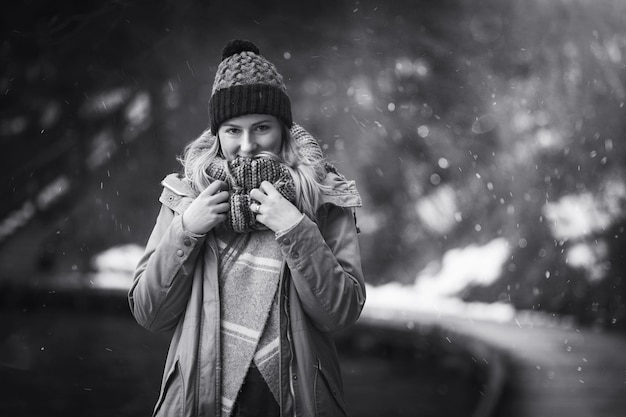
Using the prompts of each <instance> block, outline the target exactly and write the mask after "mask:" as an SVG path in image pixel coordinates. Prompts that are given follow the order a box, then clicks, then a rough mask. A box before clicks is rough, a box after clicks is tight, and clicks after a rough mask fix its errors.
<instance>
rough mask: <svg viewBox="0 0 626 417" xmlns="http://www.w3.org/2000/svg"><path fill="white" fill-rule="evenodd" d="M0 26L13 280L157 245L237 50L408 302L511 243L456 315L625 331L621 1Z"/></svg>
mask: <svg viewBox="0 0 626 417" xmlns="http://www.w3.org/2000/svg"><path fill="white" fill-rule="evenodd" d="M0 7H1V10H2V12H1V13H0V31H1V32H0V33H1V36H2V40H1V43H0V59H1V61H2V69H1V73H0V92H2V94H0V106H1V107H0V108H1V109H2V110H1V113H0V135H1V137H0V143H1V144H2V149H3V152H2V155H1V158H2V160H1V163H0V172H1V173H2V178H3V181H2V184H1V185H0V186H1V187H2V191H3V192H4V195H5V196H8V197H7V198H5V199H4V201H3V203H2V206H1V207H0V214H1V215H2V217H3V218H4V219H9V220H10V221H7V220H5V221H4V223H3V224H2V228H0V232H1V233H0V237H1V238H2V243H1V245H2V246H0V252H2V256H3V259H4V260H3V268H4V270H5V271H8V272H5V274H7V275H11V274H24V269H23V268H24V266H23V264H20V260H23V259H26V258H25V256H24V255H23V253H24V251H30V252H29V253H33V256H34V257H35V258H34V259H35V261H34V262H27V263H28V266H29V267H30V268H34V269H35V270H36V272H37V273H39V274H44V275H45V274H52V273H54V274H56V275H59V274H60V275H63V274H66V273H71V272H72V273H73V272H76V271H84V270H88V269H89V268H90V260H91V259H92V257H93V256H94V255H95V254H97V253H99V252H100V251H102V250H105V249H107V248H109V247H112V246H115V245H119V244H123V243H138V244H143V243H144V242H145V240H146V238H147V236H148V233H149V231H150V230H151V227H152V225H153V222H154V218H155V216H156V213H157V210H158V204H157V198H158V195H159V193H160V186H159V181H160V180H161V178H162V177H164V176H165V175H166V174H167V173H169V172H171V171H173V170H177V169H178V164H177V162H176V160H175V156H176V155H177V154H179V153H180V151H181V150H182V148H183V146H184V145H185V144H186V143H187V142H188V141H190V140H192V139H193V138H194V137H196V136H197V135H198V134H199V133H200V132H201V131H202V130H203V129H204V128H205V126H206V125H207V114H206V113H207V112H206V103H207V101H208V98H209V93H210V88H211V84H212V82H213V74H214V72H215V69H216V67H217V64H218V61H219V54H220V50H221V48H222V46H223V44H224V43H225V42H226V41H227V40H229V39H232V38H246V39H251V40H253V41H254V42H255V43H257V44H258V45H259V46H260V49H261V52H262V53H263V54H264V55H265V56H266V57H268V58H269V59H270V60H272V61H273V62H275V63H276V65H277V66H278V67H279V69H280V71H281V72H282V73H283V75H284V76H285V78H286V81H287V85H288V88H289V92H290V96H291V98H292V102H293V107H294V113H295V119H296V120H297V121H298V122H299V123H300V124H302V125H303V126H304V127H305V128H307V129H308V130H309V131H310V132H312V133H313V134H314V135H315V136H316V137H317V138H319V140H320V142H321V143H322V144H323V146H324V148H325V151H326V152H327V155H328V156H329V158H330V159H331V161H332V162H334V163H335V164H336V165H337V166H338V167H339V168H340V170H341V171H343V172H344V173H345V174H346V175H347V176H348V177H351V178H355V179H356V180H357V181H358V184H359V187H360V190H361V192H362V194H363V197H364V207H363V209H362V210H360V211H359V225H360V227H361V229H362V230H363V233H362V235H361V236H362V250H363V259H364V262H365V269H366V271H367V278H368V281H369V282H370V283H371V284H373V285H378V284H383V283H386V282H390V281H397V282H401V283H404V284H412V283H413V282H414V280H415V277H416V276H417V275H418V273H419V272H420V271H422V270H424V268H426V267H427V266H429V265H433V262H434V264H435V265H436V264H437V263H438V262H440V260H441V258H442V256H443V254H444V253H446V252H447V251H449V250H451V249H454V248H462V247H465V246H467V245H470V244H475V245H482V244H486V243H488V242H490V241H492V240H493V239H496V238H503V239H505V240H506V241H507V242H508V244H509V248H510V257H509V258H508V261H507V262H506V263H505V265H504V268H503V272H502V274H501V277H500V278H499V279H498V280H497V281H496V282H495V283H493V284H490V285H488V286H475V287H471V288H467V289H466V290H465V291H464V292H463V293H462V294H460V296H461V297H463V298H464V299H466V300H481V301H487V302H493V301H505V302H509V303H511V304H512V305H513V306H515V307H516V308H519V309H532V310H546V311H549V312H554V313H560V314H568V315H574V316H576V317H577V318H579V319H580V320H581V321H583V322H586V323H598V324H601V325H605V326H609V327H615V328H621V329H625V328H626V325H625V324H624V323H625V320H624V319H625V318H626V309H625V306H624V296H625V295H626V283H625V282H624V270H625V265H624V251H623V248H624V222H625V220H624V209H625V204H624V202H625V201H626V191H625V190H626V185H625V181H624V180H625V177H624V169H625V162H626V160H625V157H626V148H625V146H626V145H625V143H624V132H625V123H626V122H625V120H626V119H625V118H624V100H625V95H626V92H625V90H624V82H625V78H626V75H625V74H626V72H625V71H624V54H625V53H626V29H625V28H626V25H625V23H626V4H625V3H624V2H622V1H619V0H595V1H591V0H558V1H554V0H525V1H522V0H513V1H507V2H503V1H498V0H478V1H464V0H442V1H438V2H428V1H410V0H398V1H392V2H377V1H370V0H362V1H336V2H325V1H316V2H293V1H290V2H288V1H269V2H263V1H258V2H240V1H235V0H231V1H220V0H217V1H203V2H200V1H198V2H194V1H190V0H184V1H142V0H135V1H132V0H129V1H112V2H79V1H60V2H45V1H41V0H32V1H24V2H20V3H13V2H5V3H3V5H2V6H0ZM51 184H52V187H51V188H50V187H48V186H50V185H51ZM47 187H48V188H47ZM46 190H47V194H46V193H42V192H43V191H46ZM57 196H59V198H57ZM563 197H566V199H565V200H561V199H562V198H563ZM556 203H563V204H562V205H554V204H556ZM566 203H567V204H566ZM554 207H564V208H563V210H561V211H558V210H557V211H556V214H554V213H555V211H554V210H552V208H554ZM25 213H26V214H25ZM29 213H30V214H29ZM31 214H32V216H31ZM20 216H21V217H20ZM25 218H28V219H30V220H29V221H28V222H27V221H26V220H24V221H20V219H25ZM581 219H582V220H581ZM28 224H30V225H32V224H35V225H36V226H37V228H36V229H35V230H37V232H36V233H33V236H34V237H31V238H30V239H31V240H29V241H28V244H26V243H23V244H20V243H19V238H18V237H17V236H20V234H22V235H23V234H25V233H26V231H27V230H29V229H28ZM580 224H583V227H582V228H581V227H579V226H580ZM559 230H561V232H559ZM563 230H565V231H563ZM572 230H573V231H572ZM581 248H582V249H583V253H586V254H591V255H589V256H591V261H588V262H586V263H583V264H582V265H581V263H580V262H577V261H579V260H580V259H581V255H580V250H581ZM576 250H578V252H576ZM18 251H19V253H20V254H22V255H20V256H15V253H17V252H18ZM576 253H578V254H579V255H576Z"/></svg>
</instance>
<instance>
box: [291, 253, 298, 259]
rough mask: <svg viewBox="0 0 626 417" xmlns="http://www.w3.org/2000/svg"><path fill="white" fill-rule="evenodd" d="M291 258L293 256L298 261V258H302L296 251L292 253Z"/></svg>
mask: <svg viewBox="0 0 626 417" xmlns="http://www.w3.org/2000/svg"><path fill="white" fill-rule="evenodd" d="M291 256H293V257H294V258H296V259H297V258H298V257H300V254H299V253H298V252H296V251H293V252H291Z"/></svg>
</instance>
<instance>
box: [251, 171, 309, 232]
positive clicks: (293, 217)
mask: <svg viewBox="0 0 626 417" xmlns="http://www.w3.org/2000/svg"><path fill="white" fill-rule="evenodd" d="M250 198H251V199H252V200H255V201H256V202H253V203H252V204H250V210H251V211H252V212H253V213H256V219H257V221H258V222H260V223H262V224H264V225H265V226H267V227H268V228H269V229H271V230H272V231H274V232H275V233H276V232H280V231H281V230H286V229H289V228H290V227H292V226H293V225H295V224H296V223H298V222H299V221H300V219H301V218H302V213H300V210H298V208H297V207H296V206H294V205H293V204H291V202H290V201H289V200H287V199H286V198H285V197H283V196H282V194H281V193H279V192H278V190H276V188H274V186H273V185H272V184H271V183H270V182H268V181H263V182H262V183H261V186H260V187H259V188H255V189H254V190H252V191H250Z"/></svg>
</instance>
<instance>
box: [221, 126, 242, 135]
mask: <svg viewBox="0 0 626 417" xmlns="http://www.w3.org/2000/svg"><path fill="white" fill-rule="evenodd" d="M240 131H241V129H239V128H236V127H227V128H226V129H225V130H224V133H226V134H228V135H237V134H239V132H240Z"/></svg>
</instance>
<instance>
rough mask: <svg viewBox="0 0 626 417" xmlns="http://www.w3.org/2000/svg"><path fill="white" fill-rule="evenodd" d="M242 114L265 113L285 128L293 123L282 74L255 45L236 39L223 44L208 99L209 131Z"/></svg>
mask: <svg viewBox="0 0 626 417" xmlns="http://www.w3.org/2000/svg"><path fill="white" fill-rule="evenodd" d="M246 114H269V115H272V116H275V117H277V118H278V119H280V120H282V121H283V122H284V123H285V124H286V125H287V127H291V125H292V123H293V121H292V118H291V102H290V101H289V96H287V89H286V88H285V84H284V82H283V77H282V75H280V74H279V73H278V71H277V70H276V67H275V66H274V64H272V63H271V62H269V61H268V60H267V59H265V58H264V57H262V56H261V55H260V52H259V48H257V46H256V45H255V44H253V43H252V42H249V41H245V40H239V39H236V40H232V41H230V42H228V43H227V44H226V46H224V49H223V50H222V62H220V64H219V66H218V67H217V73H216V74H215V81H214V82H213V89H212V91H211V99H210V100H209V118H210V123H211V132H212V133H213V134H216V133H217V130H218V128H219V126H220V125H221V124H222V123H223V122H225V121H226V120H228V119H232V118H233V117H238V116H243V115H246Z"/></svg>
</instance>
